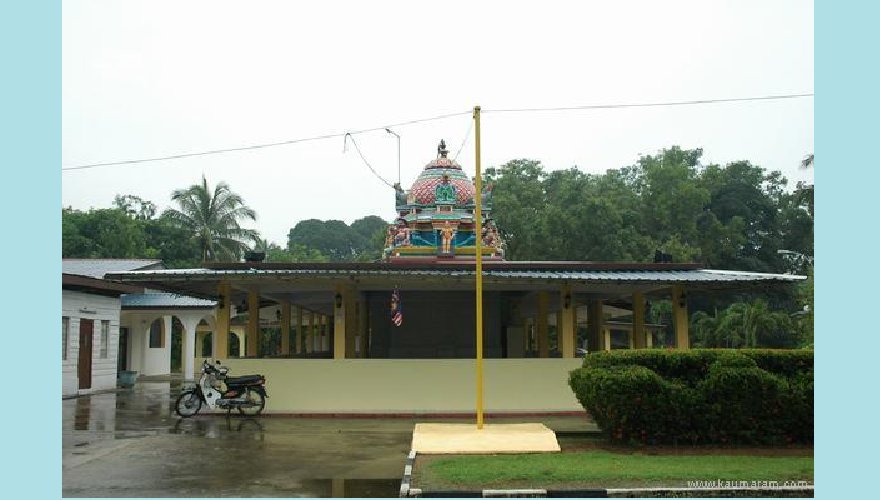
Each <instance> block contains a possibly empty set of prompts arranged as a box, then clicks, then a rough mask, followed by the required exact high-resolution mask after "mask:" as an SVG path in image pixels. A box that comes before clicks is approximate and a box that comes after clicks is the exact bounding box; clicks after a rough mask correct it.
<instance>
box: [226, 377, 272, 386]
mask: <svg viewBox="0 0 880 500" xmlns="http://www.w3.org/2000/svg"><path fill="white" fill-rule="evenodd" d="M224 382H226V385H254V384H261V383H262V382H263V376H262V375H242V376H241V377H226V380H224Z"/></svg>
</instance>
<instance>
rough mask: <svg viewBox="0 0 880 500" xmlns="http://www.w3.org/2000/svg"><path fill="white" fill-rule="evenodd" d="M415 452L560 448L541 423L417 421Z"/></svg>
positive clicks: (547, 450) (413, 447)
mask: <svg viewBox="0 0 880 500" xmlns="http://www.w3.org/2000/svg"><path fill="white" fill-rule="evenodd" d="M412 450H413V451H415V452H417V453H428V454H453V453H548V452H555V451H559V443H558V442H557V441H556V433H555V432H553V431H552V430H550V429H549V428H547V427H546V426H545V425H544V424H484V425H483V428H482V429H480V430H478V429H477V425H476V424H475V423H474V424H416V426H415V429H414V430H413V438H412Z"/></svg>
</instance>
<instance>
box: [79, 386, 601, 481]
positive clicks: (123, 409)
mask: <svg viewBox="0 0 880 500" xmlns="http://www.w3.org/2000/svg"><path fill="white" fill-rule="evenodd" d="M179 392H180V383H179V382H175V381H173V380H172V381H158V382H141V381H139V382H138V383H137V384H136V385H135V387H134V388H133V389H128V390H120V391H116V392H110V393H103V394H94V395H91V396H82V397H79V398H74V399H68V400H64V401H62V408H63V432H62V495H63V496H65V497H116V498H121V497H212V498H218V497H337V498H338V497H386V498H391V497H397V495H398V490H399V487H400V479H401V476H402V473H403V466H404V462H405V460H406V455H407V453H408V452H409V446H410V441H411V439H412V430H413V426H414V425H415V423H416V422H429V421H430V422H464V421H465V420H462V419H408V418H386V419H367V418H352V419H343V418H326V419H325V418H294V417H278V416H276V417H272V416H266V417H256V418H248V417H240V416H237V415H233V416H232V417H231V418H227V417H226V415H225V413H223V414H215V415H210V414H209V415H203V414H199V415H197V416H195V417H193V418H189V419H180V418H178V417H177V416H176V415H174V412H173V408H172V406H173V402H174V398H175V397H176V396H177V394H179ZM271 401H272V400H271V399H269V401H268V405H271ZM497 421H499V422H505V423H507V422H516V421H520V420H517V419H511V418H503V419H498V420H497ZM521 421H542V422H544V423H545V424H546V425H547V426H548V427H550V428H552V429H554V430H557V431H568V432H580V431H587V430H591V428H592V426H590V424H588V423H586V422H585V421H584V419H583V418H582V417H548V418H535V417H530V418H525V419H523V420H521Z"/></svg>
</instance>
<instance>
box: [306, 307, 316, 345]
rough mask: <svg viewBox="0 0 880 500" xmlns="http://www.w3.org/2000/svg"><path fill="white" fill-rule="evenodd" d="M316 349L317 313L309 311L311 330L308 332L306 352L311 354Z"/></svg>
mask: <svg viewBox="0 0 880 500" xmlns="http://www.w3.org/2000/svg"><path fill="white" fill-rule="evenodd" d="M313 347H315V311H309V329H308V330H306V352H307V353H311V352H312V348H313Z"/></svg>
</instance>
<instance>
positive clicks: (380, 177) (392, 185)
mask: <svg viewBox="0 0 880 500" xmlns="http://www.w3.org/2000/svg"><path fill="white" fill-rule="evenodd" d="M349 139H351V143H352V144H354V149H355V150H357V152H358V155H360V157H361V160H363V161H364V164H365V165H366V166H367V168H369V169H370V172H373V175H375V176H376V178H377V179H379V180H380V181H382V182H384V183H385V185H386V186H388V187H390V188H391V189H395V187H394V184H391V183H390V182H388V181H386V180H385V178H383V177H382V176H381V175H379V172H376V169H374V168H373V166H372V165H370V162H368V161H367V159H366V158H364V154H363V153H361V148H359V147H358V144H357V142H355V140H354V137H352V135H351V134H345V140H344V143H343V146H342V152H343V153H344V152H345V145H346V144H348V140H349Z"/></svg>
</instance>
